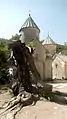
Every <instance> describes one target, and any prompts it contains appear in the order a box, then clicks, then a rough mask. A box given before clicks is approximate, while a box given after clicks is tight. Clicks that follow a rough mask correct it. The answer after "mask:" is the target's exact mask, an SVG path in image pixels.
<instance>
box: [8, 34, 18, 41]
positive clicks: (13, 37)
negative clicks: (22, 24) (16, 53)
mask: <svg viewBox="0 0 67 119" xmlns="http://www.w3.org/2000/svg"><path fill="white" fill-rule="evenodd" d="M19 38H20V35H18V34H15V35H12V38H10V39H9V40H19Z"/></svg>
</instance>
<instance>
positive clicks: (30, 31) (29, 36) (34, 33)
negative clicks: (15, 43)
mask: <svg viewBox="0 0 67 119" xmlns="http://www.w3.org/2000/svg"><path fill="white" fill-rule="evenodd" d="M19 32H20V35H21V36H22V37H21V41H22V40H23V41H25V43H26V44H28V43H30V42H32V41H33V40H34V39H37V40H39V34H40V29H39V28H38V26H37V25H36V24H35V22H34V20H33V19H32V17H31V15H30V14H29V17H28V18H27V20H26V21H25V22H24V24H23V25H22V26H21V29H20V30H19Z"/></svg>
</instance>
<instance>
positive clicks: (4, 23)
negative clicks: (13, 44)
mask: <svg viewBox="0 0 67 119" xmlns="http://www.w3.org/2000/svg"><path fill="white" fill-rule="evenodd" d="M29 10H30V11H31V16H32V18H33V20H34V21H35V23H36V24H37V25H38V27H39V28H40V30H41V33H40V40H43V39H45V38H46V37H47V35H48V31H49V34H50V36H51V38H52V39H53V40H54V41H55V42H57V43H64V42H66V41H67V0H0V37H1V38H2V37H3V38H10V37H11V36H12V35H14V34H16V33H18V32H19V29H20V27H21V26H22V24H23V23H24V22H25V20H26V19H27V17H28V15H29Z"/></svg>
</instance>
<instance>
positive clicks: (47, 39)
mask: <svg viewBox="0 0 67 119" xmlns="http://www.w3.org/2000/svg"><path fill="white" fill-rule="evenodd" d="M42 44H43V45H45V44H54V45H55V44H56V43H55V42H54V41H53V40H52V38H51V37H50V36H49V34H48V36H47V38H46V40H44V41H43V43H42Z"/></svg>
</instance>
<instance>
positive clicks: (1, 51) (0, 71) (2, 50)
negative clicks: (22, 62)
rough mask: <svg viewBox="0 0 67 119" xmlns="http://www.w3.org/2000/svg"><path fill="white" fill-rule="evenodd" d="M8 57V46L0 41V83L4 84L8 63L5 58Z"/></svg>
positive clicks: (6, 79)
mask: <svg viewBox="0 0 67 119" xmlns="http://www.w3.org/2000/svg"><path fill="white" fill-rule="evenodd" d="M8 57H9V50H8V46H6V44H5V43H3V42H1V43H0V83H2V84H4V83H6V82H8V79H9V73H8V63H7V59H8Z"/></svg>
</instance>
